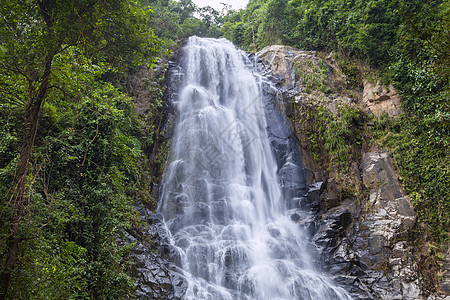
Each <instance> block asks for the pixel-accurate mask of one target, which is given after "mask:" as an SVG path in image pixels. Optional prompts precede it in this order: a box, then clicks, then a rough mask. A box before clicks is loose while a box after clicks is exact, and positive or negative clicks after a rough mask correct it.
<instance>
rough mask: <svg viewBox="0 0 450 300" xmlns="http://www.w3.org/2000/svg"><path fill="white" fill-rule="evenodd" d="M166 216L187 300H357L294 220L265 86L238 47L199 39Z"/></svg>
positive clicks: (189, 70) (167, 179) (183, 98)
mask: <svg viewBox="0 0 450 300" xmlns="http://www.w3.org/2000/svg"><path fill="white" fill-rule="evenodd" d="M181 64H182V68H183V70H184V72H185V77H184V81H183V85H182V87H181V89H180V94H179V96H178V100H177V103H176V105H177V110H178V114H179V118H178V123H177V125H176V127H175V133H174V137H173V141H172V154H171V160H170V164H169V165H168V167H167V168H166V171H165V174H164V181H163V185H162V193H161V201H160V204H159V208H158V210H159V211H160V212H161V213H162V214H163V215H164V218H165V220H166V223H167V225H168V228H169V229H170V231H171V234H172V240H173V244H174V245H175V246H176V247H177V248H178V249H179V251H180V253H181V258H182V259H181V264H182V268H183V270H184V272H185V276H186V277H187V279H188V282H189V287H188V290H187V292H186V298H187V299H230V300H231V299H233V300H234V299H258V300H264V299H351V298H350V296H348V294H347V293H346V292H345V290H344V289H342V288H340V287H337V286H335V285H334V284H333V283H332V282H331V281H330V280H329V279H328V278H327V277H326V276H323V275H321V274H319V273H318V272H316V271H315V270H314V268H313V266H312V263H311V258H310V257H309V256H308V251H307V250H306V249H307V238H306V237H305V234H304V233H303V231H302V229H301V228H300V227H299V225H298V224H296V223H294V222H292V221H291V220H290V219H289V218H287V217H286V216H285V215H284V213H285V207H286V205H285V203H284V201H283V200H284V199H283V197H282V193H281V189H280V186H279V182H280V180H279V178H278V177H277V163H276V161H275V158H274V155H273V153H272V150H271V147H270V143H269V139H268V135H267V132H266V119H265V112H264V106H263V102H262V100H261V92H260V87H259V85H258V83H257V80H256V79H255V75H254V74H253V73H252V70H251V69H250V68H249V67H248V61H247V58H246V56H245V55H244V53H243V52H240V51H238V50H237V49H236V48H235V47H234V46H233V45H232V44H231V43H230V42H229V41H227V40H224V39H220V40H215V39H204V38H197V37H191V38H190V39H189V41H188V43H187V45H186V46H185V47H184V48H183V53H182V62H181Z"/></svg>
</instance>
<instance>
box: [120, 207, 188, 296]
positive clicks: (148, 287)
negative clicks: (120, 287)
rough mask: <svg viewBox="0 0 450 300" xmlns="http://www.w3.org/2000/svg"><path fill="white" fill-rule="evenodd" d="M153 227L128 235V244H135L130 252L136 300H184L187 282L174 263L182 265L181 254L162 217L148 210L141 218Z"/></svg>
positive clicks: (126, 236)
mask: <svg viewBox="0 0 450 300" xmlns="http://www.w3.org/2000/svg"><path fill="white" fill-rule="evenodd" d="M142 218H143V219H145V220H146V221H147V222H148V224H149V225H150V226H149V227H148V228H146V229H144V228H141V229H140V230H134V231H130V232H127V233H125V239H126V241H127V242H128V243H133V242H134V243H136V244H137V245H136V247H134V248H133V249H132V250H131V254H130V260H131V261H132V262H133V264H132V266H131V270H130V271H131V272H130V273H131V275H132V276H133V277H135V278H136V282H135V294H134V298H135V299H155V300H156V299H173V300H179V299H183V297H184V294H185V292H186V289H187V281H186V280H185V278H184V277H183V275H182V271H181V270H179V269H178V267H177V266H176V265H175V264H174V263H173V262H176V261H179V255H178V252H177V251H176V250H175V248H174V247H173V246H172V245H171V244H170V240H169V232H168V230H167V227H166V226H165V224H164V222H163V221H162V217H161V216H160V215H158V214H153V213H151V212H149V211H148V210H146V211H145V214H143V215H142Z"/></svg>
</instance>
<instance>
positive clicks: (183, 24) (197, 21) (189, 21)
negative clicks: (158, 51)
mask: <svg viewBox="0 0 450 300" xmlns="http://www.w3.org/2000/svg"><path fill="white" fill-rule="evenodd" d="M141 3H143V4H144V5H150V6H151V7H152V13H151V15H150V16H149V18H148V23H149V26H150V27H151V28H153V29H154V31H155V34H156V35H157V36H158V37H160V38H161V39H162V40H163V41H164V47H166V48H168V49H171V48H175V47H176V46H177V45H178V46H179V44H180V42H181V40H182V39H184V38H187V37H190V36H192V35H197V36H202V37H215V38H218V37H220V35H221V34H220V31H219V27H220V26H221V24H222V18H223V14H222V13H221V12H218V11H216V10H214V9H213V8H212V7H211V6H205V7H197V6H196V5H195V4H194V3H193V2H192V1H191V0H183V1H174V0H141Z"/></svg>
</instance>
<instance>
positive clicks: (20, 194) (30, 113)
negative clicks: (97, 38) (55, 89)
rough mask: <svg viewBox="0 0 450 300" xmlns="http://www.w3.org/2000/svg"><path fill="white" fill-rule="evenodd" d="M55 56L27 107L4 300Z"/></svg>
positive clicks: (3, 278)
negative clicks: (29, 170) (27, 179)
mask: <svg viewBox="0 0 450 300" xmlns="http://www.w3.org/2000/svg"><path fill="white" fill-rule="evenodd" d="M53 56H54V53H47V56H46V59H45V69H44V73H43V74H42V77H41V85H40V87H39V91H38V94H37V95H36V97H35V98H34V99H31V101H30V102H29V105H28V106H27V107H26V108H25V118H24V119H25V130H24V136H23V140H22V150H21V152H20V165H19V170H18V172H17V175H16V180H15V182H16V188H15V190H14V193H13V195H12V197H11V199H12V200H13V206H14V209H13V212H12V216H11V229H10V235H9V238H8V249H7V251H8V253H7V256H6V261H5V266H4V268H3V270H2V274H1V291H0V300H4V299H6V295H7V293H8V287H9V282H10V279H11V273H12V271H13V269H14V267H15V265H16V262H17V257H18V251H19V243H20V241H21V240H22V239H23V237H20V236H19V229H20V221H21V219H22V216H23V209H24V207H25V206H26V205H27V201H28V199H26V198H25V197H24V194H25V186H26V178H27V173H28V164H29V162H30V159H31V154H32V152H33V146H34V141H35V138H36V133H37V130H38V124H39V112H40V110H41V107H42V104H43V103H44V101H45V97H46V95H47V90H48V86H49V79H50V74H51V65H52V60H53Z"/></svg>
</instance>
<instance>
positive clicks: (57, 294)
mask: <svg viewBox="0 0 450 300" xmlns="http://www.w3.org/2000/svg"><path fill="white" fill-rule="evenodd" d="M0 13H1V15H2V19H1V20H0V22H1V24H2V26H0V116H1V118H0V125H1V126H0V133H1V138H0V193H1V195H0V221H1V223H0V224H1V225H0V240H1V241H2V242H1V243H0V258H1V263H2V275H3V274H7V273H8V272H10V275H11V282H10V284H9V289H8V295H7V298H11V299H32V298H37V299H60V298H63V299H69V298H90V299H92V298H95V299H118V298H127V297H128V296H129V295H130V294H131V291H132V286H133V281H132V279H131V278H130V276H129V275H127V274H126V272H125V271H126V270H127V255H128V252H129V249H130V246H121V245H119V239H118V237H119V233H120V230H124V229H127V228H129V227H130V226H131V224H132V222H134V220H135V219H136V217H135V212H134V210H133V207H132V204H133V201H134V199H133V198H132V195H134V194H135V192H134V189H139V182H138V177H139V174H138V170H139V168H140V165H139V164H140V161H141V159H142V156H143V155H142V151H141V144H140V142H139V141H138V138H137V135H138V134H139V129H138V128H139V123H138V120H137V116H136V113H135V111H134V106H133V103H132V101H131V99H129V98H128V97H127V96H126V95H125V94H123V93H122V92H120V91H119V90H118V89H117V88H115V87H114V86H113V85H112V84H111V83H108V82H105V80H107V79H111V78H114V77H115V76H116V74H120V73H121V72H123V70H126V69H127V68H130V67H132V66H133V65H135V64H138V63H141V62H147V63H151V62H152V60H153V59H154V55H156V54H157V53H159V41H158V40H157V39H156V38H155V36H154V35H153V33H152V31H151V30H150V29H149V28H148V26H147V20H148V17H149V13H150V10H149V9H148V7H146V8H143V7H141V6H140V5H138V3H137V2H135V1H127V0H112V1H103V2H98V1H97V2H96V1H84V0H80V1H72V2H67V3H59V2H58V5H56V2H54V1H8V2H5V1H3V2H2V3H1V6H0ZM120 76H123V73H122V75H119V77H120ZM113 82H114V83H117V82H118V81H116V80H114V81H113ZM33 113H36V118H34V117H30V116H32V114H33ZM25 121H26V122H29V123H27V124H25ZM30 124H31V126H33V127H31V128H35V130H34V129H33V135H34V136H35V138H34V137H33V138H32V140H31V144H28V145H30V147H29V148H28V149H31V151H30V152H31V155H30V156H29V158H27V160H26V161H27V162H28V170H27V172H26V173H25V174H26V180H25V193H24V195H23V197H22V198H14V190H15V187H16V183H17V179H16V178H15V177H16V176H17V175H16V174H17V169H18V166H19V165H20V163H21V162H23V158H24V156H23V154H21V153H24V151H23V147H24V146H23V145H24V142H23V141H25V139H26V132H27V130H28V131H29V130H30ZM38 125H39V126H38ZM28 142H30V140H28ZM25 166H27V165H26V164H25ZM18 199H19V200H18ZM17 201H20V203H19V205H17V203H18V202H17ZM22 207H23V208H22ZM17 216H19V217H18V218H17ZM13 223H17V224H19V226H18V230H17V232H14V233H13V235H12V233H11V232H12V230H11V228H12V226H13ZM11 239H17V240H19V241H20V244H19V249H18V250H17V252H16V253H15V257H14V258H15V261H16V262H17V263H15V264H14V265H12V268H11V269H8V268H9V267H4V266H7V265H6V264H5V263H4V262H5V258H6V256H7V255H8V253H10V252H8V251H9V249H7V245H8V241H9V240H11ZM9 266H11V265H9ZM3 282H4V281H3V277H2V285H3ZM0 292H1V293H2V294H3V291H0Z"/></svg>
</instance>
